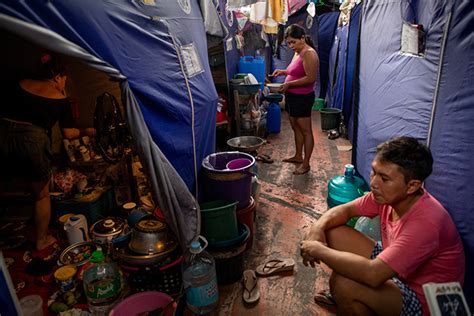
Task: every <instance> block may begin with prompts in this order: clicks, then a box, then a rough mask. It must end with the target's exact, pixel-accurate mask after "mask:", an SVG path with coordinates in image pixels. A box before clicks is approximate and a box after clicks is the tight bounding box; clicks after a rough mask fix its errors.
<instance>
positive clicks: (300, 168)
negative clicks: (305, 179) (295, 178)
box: [293, 166, 311, 175]
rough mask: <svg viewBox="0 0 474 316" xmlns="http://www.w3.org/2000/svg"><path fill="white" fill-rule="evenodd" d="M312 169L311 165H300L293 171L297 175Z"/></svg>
mask: <svg viewBox="0 0 474 316" xmlns="http://www.w3.org/2000/svg"><path fill="white" fill-rule="evenodd" d="M310 170H311V167H310V166H300V167H298V168H296V170H295V171H293V174H296V175H299V174H305V173H307V172H308V171H310Z"/></svg>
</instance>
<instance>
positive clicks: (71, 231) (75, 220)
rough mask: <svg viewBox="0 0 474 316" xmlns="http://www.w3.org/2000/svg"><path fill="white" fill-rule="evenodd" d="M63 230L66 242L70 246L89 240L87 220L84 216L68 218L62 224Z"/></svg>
mask: <svg viewBox="0 0 474 316" xmlns="http://www.w3.org/2000/svg"><path fill="white" fill-rule="evenodd" d="M64 230H65V231H66V234H67V240H68V242H69V244H70V245H72V244H75V243H77V242H83V241H88V240H89V235H88V233H87V232H88V229H87V219H86V217H85V216H84V215H74V216H71V217H69V218H68V219H67V221H66V223H65V224H64Z"/></svg>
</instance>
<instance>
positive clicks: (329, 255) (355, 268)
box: [301, 240, 396, 287]
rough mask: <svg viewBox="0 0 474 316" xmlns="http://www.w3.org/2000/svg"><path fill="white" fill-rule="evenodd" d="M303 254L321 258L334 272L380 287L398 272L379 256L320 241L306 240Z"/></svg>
mask: <svg viewBox="0 0 474 316" xmlns="http://www.w3.org/2000/svg"><path fill="white" fill-rule="evenodd" d="M301 253H302V255H303V256H311V257H312V258H313V259H314V260H315V261H317V260H320V261H322V262H324V263H325V264H326V265H327V266H329V267H330V268H331V269H332V270H333V271H334V272H336V273H338V274H340V275H342V276H344V277H346V278H349V279H351V280H354V281H357V282H360V283H364V284H366V285H369V286H371V287H378V286H379V285H381V284H382V283H384V282H385V281H386V280H388V279H389V278H391V277H393V276H395V275H396V272H395V271H394V270H393V269H392V268H390V267H389V266H388V265H387V264H386V263H385V262H383V261H382V260H381V259H379V258H375V259H369V258H365V257H363V256H360V255H357V254H354V253H351V252H345V251H339V250H334V249H331V248H329V247H327V246H326V245H324V244H322V243H321V242H319V241H310V240H305V241H303V242H302V244H301Z"/></svg>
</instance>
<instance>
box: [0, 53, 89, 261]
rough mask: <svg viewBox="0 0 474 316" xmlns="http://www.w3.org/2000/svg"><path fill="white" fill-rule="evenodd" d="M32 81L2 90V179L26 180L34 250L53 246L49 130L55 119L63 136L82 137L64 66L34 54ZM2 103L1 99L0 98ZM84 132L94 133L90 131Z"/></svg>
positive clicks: (0, 174) (0, 165)
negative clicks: (30, 199)
mask: <svg viewBox="0 0 474 316" xmlns="http://www.w3.org/2000/svg"><path fill="white" fill-rule="evenodd" d="M38 59H39V61H38V63H39V70H38V71H37V75H36V76H35V78H34V79H23V80H20V81H19V82H16V83H15V84H14V85H13V86H12V87H3V88H7V89H5V90H8V91H6V93H7V94H9V97H6V98H5V100H7V101H6V102H5V104H2V106H0V143H1V144H2V145H1V147H0V179H1V180H6V179H9V178H22V179H25V180H27V181H28V182H29V183H30V189H31V192H32V194H33V197H34V200H35V214H34V220H35V230H36V250H37V251H38V253H40V251H41V250H46V249H48V248H51V247H52V246H53V245H55V244H56V239H55V238H54V237H53V236H52V235H50V234H49V232H48V225H49V221H50V217H51V201H50V196H49V185H50V178H51V170H52V151H51V139H50V130H51V128H52V127H53V126H54V125H55V124H56V122H58V121H59V125H60V128H61V132H62V135H63V137H64V138H67V139H73V138H77V137H80V130H79V129H77V128H75V127H74V120H73V117H72V111H71V105H70V103H69V101H68V99H67V97H66V94H65V86H66V80H67V75H66V68H65V67H64V66H63V65H62V64H61V63H59V62H58V60H57V57H56V56H53V55H51V54H44V55H43V56H41V58H38ZM2 103H3V102H2ZM88 132H93V131H92V130H90V129H88Z"/></svg>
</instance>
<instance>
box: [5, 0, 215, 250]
mask: <svg viewBox="0 0 474 316" xmlns="http://www.w3.org/2000/svg"><path fill="white" fill-rule="evenodd" d="M0 28H2V30H3V31H6V32H11V33H14V34H15V35H17V36H19V37H23V38H24V39H26V40H27V41H31V42H32V43H35V44H37V45H39V46H42V47H44V48H45V49H49V50H51V51H55V52H57V53H61V54H63V55H66V56H69V57H74V58H77V59H79V60H80V61H81V62H83V63H85V64H87V65H88V66H91V67H93V68H95V69H99V70H101V71H103V72H105V73H106V74H107V75H108V76H109V77H110V78H112V79H114V80H118V81H120V87H121V93H122V104H123V105H124V107H125V110H126V113H127V121H128V123H129V126H130V130H131V133H132V136H133V138H134V142H135V145H136V148H137V150H138V153H139V155H140V158H141V160H142V163H143V165H144V168H145V170H146V173H147V174H148V176H149V178H150V182H151V186H152V190H153V196H154V198H155V201H156V202H157V203H158V205H159V206H160V208H161V209H162V210H163V211H164V213H165V216H166V218H167V220H168V222H169V224H170V225H171V228H172V229H173V230H174V231H175V232H176V233H177V235H178V238H179V239H180V241H181V242H182V245H183V244H185V243H187V242H189V241H190V240H191V239H192V238H193V237H194V236H196V234H198V233H199V230H200V227H199V212H197V211H196V210H198V209H199V207H198V205H197V203H196V201H195V199H194V197H193V195H192V194H191V192H193V193H196V191H197V187H198V183H197V179H198V172H199V170H200V166H201V161H202V160H203V158H204V157H205V156H207V155H208V154H209V153H211V152H213V150H214V140H215V113H216V107H217V93H216V91H215V88H214V84H213V80H212V77H211V72H210V70H209V64H208V58H207V46H206V40H205V38H206V32H205V29H204V24H203V18H202V16H201V10H200V7H199V5H198V1H197V0H179V1H124V0H117V1H93V0H84V1H67V0H62V1H28V2H26V1H16V0H11V1H2V2H1V3H0ZM3 47H4V49H8V45H6V46H5V45H4V46H3Z"/></svg>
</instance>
